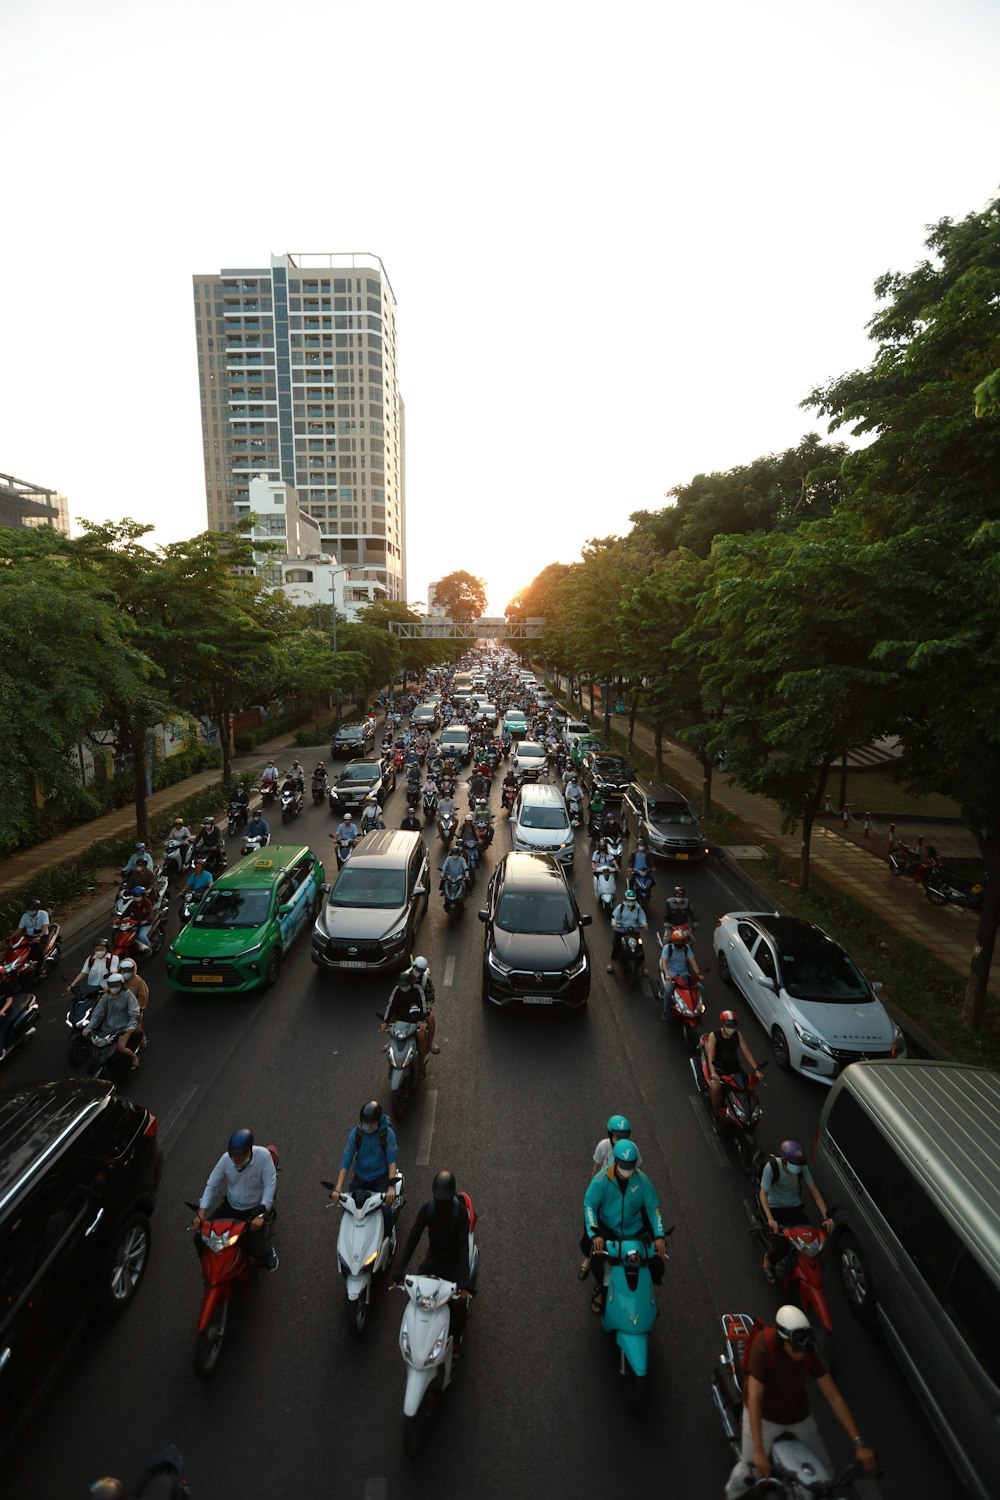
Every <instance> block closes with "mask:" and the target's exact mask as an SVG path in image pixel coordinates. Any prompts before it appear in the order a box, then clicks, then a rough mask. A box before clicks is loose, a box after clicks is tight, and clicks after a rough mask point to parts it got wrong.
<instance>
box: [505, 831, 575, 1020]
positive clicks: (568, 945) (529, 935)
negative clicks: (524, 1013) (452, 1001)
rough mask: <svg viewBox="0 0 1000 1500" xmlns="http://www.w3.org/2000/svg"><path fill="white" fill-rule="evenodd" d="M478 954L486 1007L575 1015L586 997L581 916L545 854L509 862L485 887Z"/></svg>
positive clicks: (513, 858)
mask: <svg viewBox="0 0 1000 1500" xmlns="http://www.w3.org/2000/svg"><path fill="white" fill-rule="evenodd" d="M486 903H487V904H486V910H485V911H481V912H480V913H479V920H480V921H481V922H485V924H486V942H485V944H484V946H483V999H484V1000H486V1001H488V1002H489V1003H490V1004H491V1005H545V1006H561V1007H563V1008H564V1009H566V1010H579V1009H580V1008H581V1007H582V1006H584V1005H586V1003H587V997H588V996H589V994H590V953H589V952H588V949H587V940H586V938H585V937H584V935H583V929H584V928H585V927H589V926H590V923H591V922H592V920H593V918H592V917H589V916H584V915H582V914H581V912H580V909H579V907H578V906H577V904H576V901H575V899H574V897H573V893H572V891H571V890H570V888H569V886H568V884H567V883H566V876H565V875H564V874H563V870H562V866H561V865H560V864H559V861H558V860H557V859H554V858H553V857H552V855H551V854H522V853H519V852H515V853H513V854H508V855H507V856H506V858H504V859H503V860H501V862H500V864H499V865H498V866H497V868H496V871H495V873H494V875H493V879H492V880H491V881H490V885H489V890H488V892H487V896H486Z"/></svg>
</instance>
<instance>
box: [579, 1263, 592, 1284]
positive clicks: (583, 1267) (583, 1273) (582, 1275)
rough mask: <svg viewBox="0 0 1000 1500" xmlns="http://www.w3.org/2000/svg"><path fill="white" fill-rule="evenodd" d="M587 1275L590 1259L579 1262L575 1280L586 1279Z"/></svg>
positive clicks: (588, 1273)
mask: <svg viewBox="0 0 1000 1500" xmlns="http://www.w3.org/2000/svg"><path fill="white" fill-rule="evenodd" d="M589 1275H590V1261H589V1260H585V1261H582V1262H581V1263H580V1268H579V1270H578V1271H577V1273H576V1279H577V1281H586V1279H587V1277H588V1276H589Z"/></svg>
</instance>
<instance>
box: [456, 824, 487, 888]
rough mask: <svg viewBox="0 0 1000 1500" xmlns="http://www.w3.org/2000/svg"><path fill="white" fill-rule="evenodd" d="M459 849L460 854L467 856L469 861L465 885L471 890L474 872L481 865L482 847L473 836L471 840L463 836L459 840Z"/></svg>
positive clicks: (474, 876)
mask: <svg viewBox="0 0 1000 1500" xmlns="http://www.w3.org/2000/svg"><path fill="white" fill-rule="evenodd" d="M459 847H460V848H461V850H462V852H463V853H464V854H465V855H467V857H468V860H469V876H468V882H467V883H468V887H469V889H470V890H471V889H472V887H473V885H474V883H475V879H476V871H477V870H478V869H479V866H480V864H481V863H482V857H483V850H482V845H481V844H480V842H479V839H478V837H477V836H476V835H473V836H472V837H471V838H469V837H466V836H465V835H463V837H462V838H461V839H460V840H459Z"/></svg>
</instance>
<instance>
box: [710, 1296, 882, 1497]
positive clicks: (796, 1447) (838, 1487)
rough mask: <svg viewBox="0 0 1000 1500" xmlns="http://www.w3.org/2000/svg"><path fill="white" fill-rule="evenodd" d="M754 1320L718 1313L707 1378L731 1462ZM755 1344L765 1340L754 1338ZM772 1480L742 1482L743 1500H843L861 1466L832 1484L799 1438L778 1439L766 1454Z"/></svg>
mask: <svg viewBox="0 0 1000 1500" xmlns="http://www.w3.org/2000/svg"><path fill="white" fill-rule="evenodd" d="M754 1325H755V1319H754V1318H752V1317H751V1316H750V1314H749V1313H723V1314H722V1336H723V1339H724V1348H723V1352H722V1353H721V1354H720V1355H719V1360H718V1363H717V1365H716V1367H715V1370H714V1371H713V1374H712V1402H713V1404H714V1406H715V1409H716V1411H717V1412H718V1414H719V1419H720V1421H721V1422H722V1430H723V1432H724V1433H725V1435H726V1439H727V1441H728V1442H729V1445H730V1447H731V1448H732V1450H733V1458H734V1460H735V1461H737V1462H738V1461H739V1460H740V1459H741V1457H742V1430H743V1380H744V1376H743V1352H744V1350H745V1348H746V1346H747V1343H748V1342H749V1340H750V1337H751V1334H752V1333H753V1330H754ZM757 1336H758V1337H759V1338H763V1337H765V1335H764V1334H762V1333H761V1334H758V1335H757ZM768 1458H769V1459H770V1462H771V1478H770V1479H767V1480H757V1481H756V1482H755V1481H754V1479H753V1478H752V1477H751V1478H750V1479H748V1480H747V1490H746V1493H747V1495H748V1496H750V1495H755V1494H769V1495H775V1494H780V1495H782V1496H784V1500H845V1497H846V1496H847V1495H848V1494H849V1492H850V1491H851V1490H852V1489H853V1486H854V1480H855V1479H859V1478H860V1477H861V1475H862V1474H863V1473H864V1469H863V1467H862V1465H861V1464H859V1463H857V1462H853V1463H850V1464H849V1465H848V1466H847V1468H846V1469H845V1470H844V1472H843V1473H842V1474H840V1475H838V1477H837V1478H836V1479H834V1478H832V1477H831V1475H830V1473H829V1471H828V1470H827V1469H826V1467H825V1465H823V1464H822V1463H820V1461H819V1459H818V1458H817V1456H816V1454H815V1453H814V1452H813V1451H812V1449H811V1448H809V1447H808V1446H807V1445H806V1444H805V1443H804V1442H803V1441H802V1440H801V1438H797V1437H794V1436H793V1435H792V1434H791V1433H787V1432H786V1433H780V1434H779V1435H778V1437H776V1438H775V1440H774V1442H773V1443H772V1444H771V1451H770V1453H769V1454H768Z"/></svg>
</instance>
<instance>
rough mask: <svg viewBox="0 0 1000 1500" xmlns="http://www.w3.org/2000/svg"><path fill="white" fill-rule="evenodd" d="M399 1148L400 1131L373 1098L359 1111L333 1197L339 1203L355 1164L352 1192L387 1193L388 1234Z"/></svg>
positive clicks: (384, 1206) (384, 1211)
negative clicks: (397, 1139)
mask: <svg viewBox="0 0 1000 1500" xmlns="http://www.w3.org/2000/svg"><path fill="white" fill-rule="evenodd" d="M398 1159H399V1150H398V1148H397V1145H396V1134H395V1131H394V1130H393V1128H392V1126H391V1125H390V1123H389V1117H388V1115H384V1114H383V1113H382V1106H381V1104H380V1103H379V1101H378V1100H377V1099H369V1100H368V1102H367V1104H362V1106H361V1109H360V1110H359V1112H358V1123H357V1125H355V1126H354V1128H353V1129H352V1130H351V1131H350V1133H349V1135H348V1137H347V1144H346V1146H345V1147H344V1154H343V1156H342V1157H341V1160H340V1171H339V1172H338V1173H337V1181H336V1185H335V1186H334V1189H333V1192H332V1193H331V1194H330V1197H331V1198H332V1199H333V1201H334V1203H336V1202H337V1200H338V1198H339V1197H340V1195H341V1193H342V1192H343V1191H344V1183H345V1182H346V1181H347V1174H348V1172H349V1171H350V1170H351V1165H352V1163H353V1165H354V1176H353V1177H352V1178H351V1185H350V1187H349V1188H348V1192H350V1193H354V1192H356V1191H357V1190H358V1188H367V1189H368V1190H369V1192H372V1193H384V1194H385V1202H384V1203H383V1204H382V1222H383V1224H384V1225H385V1232H386V1235H387V1236H388V1235H390V1234H392V1205H393V1203H394V1202H395V1200H396V1186H395V1184H396V1162H397V1160H398Z"/></svg>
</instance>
